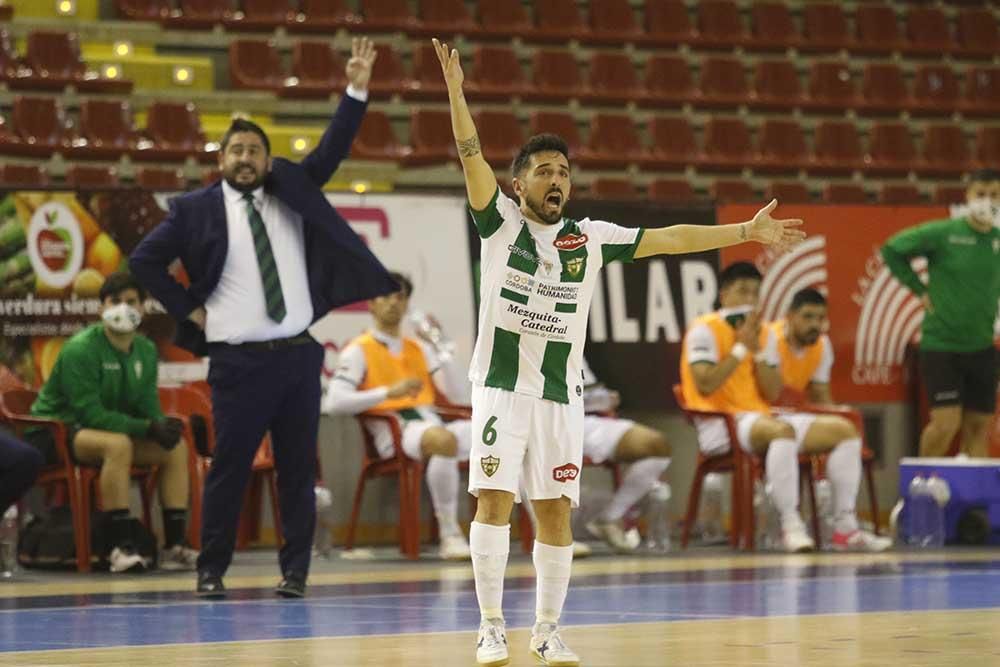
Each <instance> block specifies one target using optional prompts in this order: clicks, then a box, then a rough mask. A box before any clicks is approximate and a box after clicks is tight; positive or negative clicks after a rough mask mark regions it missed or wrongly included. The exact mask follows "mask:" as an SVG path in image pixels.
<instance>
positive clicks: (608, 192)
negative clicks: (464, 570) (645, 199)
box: [588, 176, 639, 201]
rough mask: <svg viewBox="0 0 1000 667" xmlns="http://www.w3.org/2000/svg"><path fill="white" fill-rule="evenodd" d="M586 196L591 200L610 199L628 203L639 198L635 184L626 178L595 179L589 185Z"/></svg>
mask: <svg viewBox="0 0 1000 667" xmlns="http://www.w3.org/2000/svg"><path fill="white" fill-rule="evenodd" d="M588 195H589V197H590V198H591V199H610V200H618V201H629V200H633V199H638V198H639V191H638V190H636V188H635V184H634V183H632V181H630V180H628V179H627V178H611V177H607V176H605V177H601V178H595V179H594V180H593V181H592V182H591V184H590V191H589V192H588Z"/></svg>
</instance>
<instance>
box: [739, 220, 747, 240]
mask: <svg viewBox="0 0 1000 667" xmlns="http://www.w3.org/2000/svg"><path fill="white" fill-rule="evenodd" d="M740 240H741V241H746V240H747V226H746V223H744V224H742V225H740Z"/></svg>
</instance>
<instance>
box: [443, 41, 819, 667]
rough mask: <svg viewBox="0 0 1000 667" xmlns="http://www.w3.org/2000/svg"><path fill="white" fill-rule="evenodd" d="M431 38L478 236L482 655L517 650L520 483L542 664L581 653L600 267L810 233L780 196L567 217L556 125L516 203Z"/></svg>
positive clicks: (473, 482)
mask: <svg viewBox="0 0 1000 667" xmlns="http://www.w3.org/2000/svg"><path fill="white" fill-rule="evenodd" d="M433 42H434V46H435V49H436V50H437V54H438V58H439V60H440V62H441V69H442V72H443V74H444V79H445V82H446V84H447V87H448V97H449V101H450V106H451V119H452V129H453V131H454V135H455V141H456V144H457V146H458V153H459V158H460V159H461V162H462V168H463V171H464V174H465V185H466V190H467V193H468V197H469V207H470V209H471V212H472V217H473V219H474V221H475V224H476V228H477V230H478V232H479V236H480V239H481V248H482V279H481V282H480V307H479V335H478V338H477V340H476V347H475V351H474V354H473V359H472V365H471V368H470V373H469V377H470V379H471V381H472V384H473V389H472V452H471V455H470V466H469V491H470V493H472V494H474V495H476V496H478V498H479V503H478V507H477V510H476V516H475V520H474V521H473V523H472V527H471V529H470V532H469V544H470V548H471V550H472V565H473V571H474V575H475V581H476V596H477V597H478V600H479V607H480V615H481V621H480V627H479V637H478V640H477V646H476V660H477V662H478V663H479V664H480V665H486V666H490V667H498V666H500V665H506V664H507V663H508V662H509V661H510V656H509V651H508V647H507V637H506V633H505V629H504V619H503V612H502V609H501V600H502V597H503V579H504V570H505V568H506V565H507V557H508V553H509V551H510V513H511V509H512V508H513V504H514V502H519V501H520V500H521V493H520V488H521V485H522V484H523V486H524V489H525V492H526V494H527V496H528V499H529V500H531V501H532V503H533V506H534V510H535V513H536V515H537V516H538V535H537V539H536V540H535V548H534V553H533V561H534V565H535V572H536V575H537V598H536V606H535V612H536V623H535V626H534V627H533V628H532V633H531V635H532V636H531V640H530V644H529V649H530V651H531V653H532V654H533V655H534V656H535V658H536V659H538V660H539V661H540V662H542V663H543V664H546V665H563V666H572V665H579V664H580V659H579V658H578V657H577V655H576V654H575V653H573V651H572V650H570V649H569V647H568V646H566V644H565V642H564V641H563V640H562V638H561V636H560V633H559V630H558V621H559V616H560V614H561V613H562V607H563V603H564V601H565V599H566V591H567V588H568V586H569V576H570V567H571V564H572V559H573V547H572V543H573V536H572V531H571V530H570V510H571V508H572V507H574V506H576V505H577V504H578V501H579V493H580V478H579V477H580V465H581V463H582V461H583V430H584V429H583V421H584V418H583V373H582V365H583V344H584V339H585V336H586V327H587V313H588V311H589V309H590V302H591V299H592V297H593V293H594V288H595V286H596V284H597V277H598V271H599V270H600V269H601V267H603V266H604V265H605V264H608V263H611V262H614V261H626V262H629V261H632V260H633V259H635V258H640V257H649V256H651V255H657V254H664V253H682V252H696V251H702V250H709V249H712V248H718V247H722V246H727V245H734V244H737V243H741V242H744V241H752V240H753V241H761V242H764V243H774V244H778V245H786V244H791V243H794V242H797V241H798V240H800V239H801V238H802V237H803V236H804V234H803V233H802V232H801V231H798V230H796V229H793V227H794V226H795V225H798V224H801V221H799V220H794V221H789V220H774V219H772V218H771V216H770V213H771V211H773V210H774V208H775V206H776V205H777V201H772V202H771V203H770V204H768V205H767V206H766V207H765V208H763V209H761V210H760V211H759V212H758V213H757V215H755V216H754V218H753V220H751V221H749V222H745V223H741V224H737V225H724V226H718V227H714V226H711V227H710V226H698V225H676V226H673V227H666V228H660V229H649V230H643V229H634V228H633V229H629V228H625V227H619V226H617V225H614V224H611V223H609V222H603V221H598V220H590V219H584V220H579V221H577V220H571V219H568V218H564V217H563V215H562V210H563V207H564V206H565V204H566V201H567V200H568V199H569V196H570V190H571V184H570V168H569V159H568V152H569V151H568V149H567V147H566V143H565V142H564V141H563V140H562V139H560V138H559V137H557V136H555V135H539V136H536V137H532V138H531V139H530V140H529V141H528V142H527V143H526V144H525V145H524V146H522V147H521V149H520V151H519V152H518V155H517V157H516V158H515V159H514V162H513V165H512V169H511V170H512V172H513V174H512V175H513V179H512V183H511V184H512V186H513V188H514V192H515V193H516V195H517V197H518V199H519V200H520V203H517V202H515V201H513V200H512V199H510V198H508V197H507V196H505V195H503V194H502V193H501V192H500V188H499V186H498V184H497V180H496V176H495V175H494V173H493V169H492V168H491V167H490V165H489V163H487V161H486V160H485V158H484V157H483V153H482V150H481V147H480V142H479V136H478V134H477V133H476V128H475V125H474V124H473V122H472V116H471V114H470V112H469V108H468V105H467V104H466V101H465V96H464V94H463V91H462V83H463V81H464V75H463V73H462V67H461V65H460V63H459V57H458V51H457V50H452V49H449V48H448V45H447V44H441V43H440V42H438V40H436V39H435V40H433Z"/></svg>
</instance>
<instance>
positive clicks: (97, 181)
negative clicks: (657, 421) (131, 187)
mask: <svg viewBox="0 0 1000 667" xmlns="http://www.w3.org/2000/svg"><path fill="white" fill-rule="evenodd" d="M65 178H66V185H68V186H70V187H73V188H80V189H83V190H86V189H91V190H98V189H108V188H116V187H118V172H117V170H116V169H115V168H114V167H111V166H103V165H102V166H93V165H91V166H87V165H81V164H71V165H70V166H68V167H66V176H65Z"/></svg>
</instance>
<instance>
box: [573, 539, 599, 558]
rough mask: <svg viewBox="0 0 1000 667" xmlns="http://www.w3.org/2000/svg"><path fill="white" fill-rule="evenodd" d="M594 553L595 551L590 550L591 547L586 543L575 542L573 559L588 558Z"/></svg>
mask: <svg viewBox="0 0 1000 667" xmlns="http://www.w3.org/2000/svg"><path fill="white" fill-rule="evenodd" d="M592 553H594V550H593V549H591V548H590V545H589V544H587V543H586V542H576V541H574V542H573V558H574V559H576V558H586V557H587V556H589V555H591V554H592Z"/></svg>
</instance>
